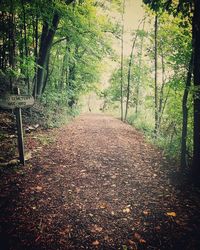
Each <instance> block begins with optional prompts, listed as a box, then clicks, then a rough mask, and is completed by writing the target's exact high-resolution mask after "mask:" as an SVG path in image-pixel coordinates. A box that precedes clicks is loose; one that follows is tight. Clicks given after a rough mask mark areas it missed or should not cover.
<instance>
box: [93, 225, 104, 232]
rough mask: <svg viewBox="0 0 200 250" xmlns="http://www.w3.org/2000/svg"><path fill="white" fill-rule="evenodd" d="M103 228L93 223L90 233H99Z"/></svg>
mask: <svg viewBox="0 0 200 250" xmlns="http://www.w3.org/2000/svg"><path fill="white" fill-rule="evenodd" d="M102 230H103V228H102V227H100V226H98V225H93V227H92V229H91V232H92V233H100V232H101V231H102Z"/></svg>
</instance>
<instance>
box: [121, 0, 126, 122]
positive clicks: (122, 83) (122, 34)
mask: <svg viewBox="0 0 200 250" xmlns="http://www.w3.org/2000/svg"><path fill="white" fill-rule="evenodd" d="M125 3H126V1H125V0H123V2H122V32H121V84H120V86H121V120H122V121H123V120H124V107H123V106H124V98H123V86H124V12H125Z"/></svg>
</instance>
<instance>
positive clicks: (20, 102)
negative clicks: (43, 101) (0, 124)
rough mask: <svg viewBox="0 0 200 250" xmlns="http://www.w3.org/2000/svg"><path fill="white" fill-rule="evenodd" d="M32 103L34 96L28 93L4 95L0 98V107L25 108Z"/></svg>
mask: <svg viewBox="0 0 200 250" xmlns="http://www.w3.org/2000/svg"><path fill="white" fill-rule="evenodd" d="M33 104H34V98H33V97H32V96H30V95H6V96H5V97H3V98H0V107H2V108H5V109H14V108H27V107H30V106H32V105H33Z"/></svg>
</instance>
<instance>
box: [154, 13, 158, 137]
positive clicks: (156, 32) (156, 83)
mask: <svg viewBox="0 0 200 250" xmlns="http://www.w3.org/2000/svg"><path fill="white" fill-rule="evenodd" d="M154 25H155V26H154V28H155V33H154V39H155V41H154V42H155V48H154V49H155V55H154V56H155V61H154V63H155V86H154V88H155V89H154V91H155V92H154V94H155V96H154V98H155V99H154V101H155V103H154V104H155V129H154V134H155V137H157V135H158V77H157V75H158V72H157V71H158V62H157V60H158V55H157V54H158V41H157V36H158V15H157V14H156V16H155V24H154Z"/></svg>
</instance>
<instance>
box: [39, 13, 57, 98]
mask: <svg viewBox="0 0 200 250" xmlns="http://www.w3.org/2000/svg"><path fill="white" fill-rule="evenodd" d="M58 23H59V15H58V14H57V13H55V14H54V16H53V21H52V26H51V27H49V24H48V23H47V22H44V24H43V29H42V35H41V41H40V49H39V58H38V61H37V63H38V65H39V67H38V70H37V75H36V81H37V88H36V94H37V96H41V95H42V92H43V89H44V82H45V76H46V70H47V63H48V57H49V54H50V50H51V46H52V42H53V38H54V35H55V32H56V29H57V27H58Z"/></svg>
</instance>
